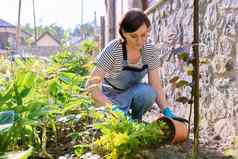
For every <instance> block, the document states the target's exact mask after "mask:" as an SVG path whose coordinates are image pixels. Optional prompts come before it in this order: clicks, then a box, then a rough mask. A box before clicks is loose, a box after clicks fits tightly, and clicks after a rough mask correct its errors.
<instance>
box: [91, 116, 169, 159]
mask: <svg viewBox="0 0 238 159" xmlns="http://www.w3.org/2000/svg"><path fill="white" fill-rule="evenodd" d="M96 127H97V128H98V129H99V130H100V131H101V133H102V136H101V137H100V138H99V139H98V140H96V142H95V143H94V144H93V146H92V150H93V151H94V152H96V153H98V154H100V155H102V156H104V157H105V158H107V159H117V158H128V159H129V158H132V157H133V156H134V155H136V153H138V151H139V150H141V149H143V148H149V147H152V146H159V145H160V144H162V143H166V142H169V138H170V135H171V134H170V133H172V132H171V129H170V128H169V126H168V125H166V123H164V122H163V121H160V122H154V123H151V124H146V123H138V122H131V121H129V120H128V119H127V118H126V117H124V116H123V115H120V114H118V115H116V118H115V117H112V118H107V119H106V120H105V121H104V122H103V123H100V124H98V125H97V126H96Z"/></svg>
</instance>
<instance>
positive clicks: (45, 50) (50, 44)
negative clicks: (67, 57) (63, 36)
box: [20, 31, 61, 57]
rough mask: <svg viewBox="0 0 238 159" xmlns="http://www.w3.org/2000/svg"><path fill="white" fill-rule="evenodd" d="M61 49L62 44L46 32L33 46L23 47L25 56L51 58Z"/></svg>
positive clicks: (22, 50) (22, 52)
mask: <svg viewBox="0 0 238 159" xmlns="http://www.w3.org/2000/svg"><path fill="white" fill-rule="evenodd" d="M60 49H61V43H60V41H59V40H57V39H56V38H55V37H54V36H53V35H52V34H51V33H50V32H48V31H46V32H44V33H43V34H41V35H40V36H39V38H37V40H36V41H35V42H33V43H32V44H31V46H21V51H20V52H21V54H22V55H23V56H41V57H42V56H44V57H49V56H51V55H54V54H56V53H57V52H59V51H60Z"/></svg>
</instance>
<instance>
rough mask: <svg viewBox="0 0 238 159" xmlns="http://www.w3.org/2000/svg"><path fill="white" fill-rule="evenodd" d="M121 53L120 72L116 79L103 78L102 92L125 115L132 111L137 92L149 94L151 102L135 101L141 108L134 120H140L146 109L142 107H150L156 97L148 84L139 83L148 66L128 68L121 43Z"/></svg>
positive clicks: (125, 51) (123, 44)
mask: <svg viewBox="0 0 238 159" xmlns="http://www.w3.org/2000/svg"><path fill="white" fill-rule="evenodd" d="M122 51H123V66H122V70H121V72H120V73H119V75H118V76H117V78H116V79H115V78H113V79H109V78H106V77H105V78H104V80H103V85H102V91H103V93H104V95H106V96H107V97H108V98H109V99H110V100H111V101H112V102H113V104H116V105H117V106H118V107H119V109H121V110H122V111H123V112H124V113H125V114H126V115H128V113H129V112H131V111H130V110H131V109H133V108H132V105H133V100H135V96H136V95H137V94H138V92H139V93H140V94H141V93H143V92H144V93H147V94H148V93H149V98H152V99H150V100H152V101H151V102H150V101H149V102H147V101H146V99H143V98H140V97H139V98H140V99H141V101H137V102H139V104H137V105H140V104H141V106H140V107H139V108H138V109H139V110H138V111H137V114H136V115H135V116H136V117H135V118H139V119H141V118H142V115H143V114H144V112H145V109H146V108H142V107H143V106H144V105H145V106H146V105H148V106H149V105H152V104H153V102H154V100H155V96H156V95H155V91H154V90H153V89H152V88H151V87H150V86H149V85H148V84H144V83H141V81H142V79H143V78H144V76H145V75H146V74H147V73H148V65H147V64H143V66H142V67H141V68H137V67H130V66H129V65H128V60H127V49H126V45H125V43H122ZM141 58H142V57H141ZM142 61H143V60H142ZM142 63H143V62H142ZM143 96H144V95H143V94H142V97H143ZM140 99H139V100H140ZM144 102H146V103H144ZM135 103H136V101H135Z"/></svg>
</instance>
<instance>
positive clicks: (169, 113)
mask: <svg viewBox="0 0 238 159" xmlns="http://www.w3.org/2000/svg"><path fill="white" fill-rule="evenodd" d="M163 114H164V116H166V117H168V118H170V119H174V120H177V121H180V122H186V123H189V121H188V120H187V119H185V118H182V117H178V116H176V115H175V114H174V113H173V111H172V110H171V109H170V108H169V107H167V108H165V109H164V110H163Z"/></svg>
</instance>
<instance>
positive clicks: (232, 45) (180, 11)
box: [150, 0, 238, 145]
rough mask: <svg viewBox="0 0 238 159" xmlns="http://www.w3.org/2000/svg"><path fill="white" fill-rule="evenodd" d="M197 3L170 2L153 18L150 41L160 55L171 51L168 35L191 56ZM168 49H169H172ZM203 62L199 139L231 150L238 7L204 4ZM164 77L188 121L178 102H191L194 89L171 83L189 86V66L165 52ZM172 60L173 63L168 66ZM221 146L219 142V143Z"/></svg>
mask: <svg viewBox="0 0 238 159" xmlns="http://www.w3.org/2000/svg"><path fill="white" fill-rule="evenodd" d="M192 14H193V1H192V0H171V1H168V2H167V3H165V4H164V5H163V6H161V8H159V9H157V10H156V11H155V12H154V13H153V14H151V15H150V18H151V21H152V32H151V40H152V41H153V42H155V43H156V45H157V47H158V48H159V49H160V50H165V49H167V50H170V49H171V47H172V46H171V45H169V43H168V38H169V35H170V34H172V33H175V34H176V35H177V36H176V45H175V48H177V47H182V48H185V49H186V50H187V51H188V53H189V54H190V56H192V49H191V47H192V45H191V43H192V41H193V30H192V29H193V27H192V25H193V18H192V16H193V15H192ZM168 48H169V49H168ZM199 49H200V52H199V54H200V57H201V58H203V59H205V60H207V61H208V63H207V64H203V65H201V67H200V73H201V79H200V87H201V98H200V99H201V100H200V113H201V120H200V121H201V122H200V124H201V135H202V136H201V137H202V141H203V142H208V141H209V140H210V139H209V138H211V137H213V138H216V137H217V136H219V137H220V138H217V139H219V140H222V142H224V143H225V144H226V145H230V144H232V142H233V141H234V137H235V136H238V124H237V123H238V119H237V116H238V1H237V0H202V1H200V44H199ZM160 56H161V60H162V66H161V75H162V80H163V84H164V86H165V87H166V90H167V95H168V97H169V99H170V100H171V101H172V102H173V104H174V105H176V107H175V108H174V109H175V111H176V112H177V114H180V115H182V116H185V117H188V114H189V105H186V104H181V103H178V102H176V100H175V99H176V98H177V97H178V96H181V95H184V96H187V97H189V96H190V90H191V89H190V87H184V88H183V89H176V88H174V86H173V84H172V83H169V82H168V81H169V79H171V78H172V77H173V76H175V75H179V76H180V78H182V79H186V80H189V81H191V77H189V76H187V74H186V73H185V72H186V71H185V70H186V69H187V66H186V64H185V63H183V62H182V61H180V60H178V58H177V57H176V55H172V56H171V57H170V58H169V56H170V51H161V54H160ZM168 59H169V60H168ZM220 142H221V141H220Z"/></svg>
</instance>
